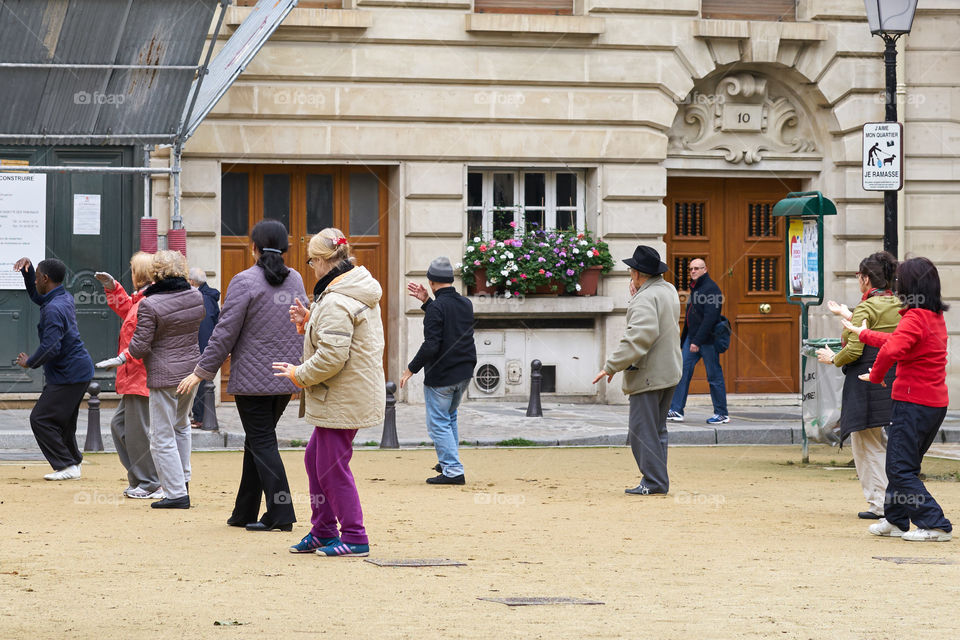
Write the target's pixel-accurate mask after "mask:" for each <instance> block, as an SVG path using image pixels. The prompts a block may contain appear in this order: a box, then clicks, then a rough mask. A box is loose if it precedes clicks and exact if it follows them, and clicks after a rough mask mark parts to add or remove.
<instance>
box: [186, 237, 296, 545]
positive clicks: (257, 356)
mask: <svg viewBox="0 0 960 640" xmlns="http://www.w3.org/2000/svg"><path fill="white" fill-rule="evenodd" d="M250 240H251V243H252V251H253V256H254V258H256V261H257V263H256V264H255V265H254V266H252V267H250V268H249V269H247V270H245V271H241V272H240V273H238V274H237V275H236V276H234V278H233V279H232V280H231V281H230V284H229V286H228V287H227V296H226V299H225V300H224V303H223V308H222V309H221V311H220V320H219V322H218V323H217V325H216V327H214V329H213V335H211V336H210V341H209V342H208V343H207V348H206V349H204V351H203V354H202V355H201V357H200V362H199V363H198V364H197V366H196V368H194V370H193V373H191V374H190V375H189V376H187V377H186V378H184V379H183V380H182V381H181V382H180V386H179V388H178V390H179V391H180V393H190V392H191V391H192V390H193V389H194V388H195V387H196V386H197V384H199V383H200V380H213V378H214V376H215V375H216V374H217V370H218V369H219V368H220V366H221V365H222V364H223V362H224V360H226V359H227V356H230V382H229V383H228V384H227V392H228V393H230V394H232V395H234V396H235V397H236V401H237V412H238V413H239V414H240V422H241V424H242V425H243V431H244V433H245V434H246V438H245V439H244V442H243V472H242V474H241V476H240V488H239V489H238V490H237V500H236V503H235V505H234V507H233V514H232V515H231V516H230V518H229V519H228V520H227V524H228V525H230V526H232V527H246V528H247V531H273V530H279V531H291V530H293V523H294V522H296V521H297V518H296V515H295V513H294V510H293V501H292V500H291V498H290V485H289V483H288V482H287V473H286V471H285V470H284V468H283V460H281V459H280V450H279V448H278V447H277V422H279V421H280V416H282V415H283V411H284V409H286V407H287V403H288V402H290V395H291V394H293V393H296V392H297V388H296V387H295V386H294V385H293V383H292V382H290V381H289V380H286V379H283V378H277V377H275V376H274V375H273V371H272V369H271V366H272V364H273V362H275V361H276V360H277V359H278V358H279V359H289V360H288V361H289V362H300V355H301V353H302V351H303V338H301V337H300V335H299V334H298V333H297V330H296V327H294V326H293V325H292V324H290V317H289V313H288V309H289V308H290V305H292V304H294V300H301V301H305V300H307V293H306V291H305V290H304V288H303V279H302V278H301V277H300V274H299V273H297V272H296V271H294V270H292V269H289V268H287V266H286V265H285V264H284V261H283V254H284V253H286V251H287V248H288V247H287V229H286V227H284V225H283V223H281V222H279V221H277V220H264V221H262V222H260V223H258V224H257V225H256V226H255V227H254V228H253V231H251V233H250ZM261 496H264V497H265V498H266V505H267V510H266V512H265V513H264V514H263V516H262V517H260V518H259V519H258V517H257V516H258V513H259V511H260V498H261Z"/></svg>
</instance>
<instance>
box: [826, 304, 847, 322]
mask: <svg viewBox="0 0 960 640" xmlns="http://www.w3.org/2000/svg"><path fill="white" fill-rule="evenodd" d="M827 309H829V310H830V313H832V314H834V315H837V316H840V317H841V318H846V319H847V320H849V319H850V318H852V317H853V311H850V309H849V307H847V305H845V304H837V303H836V302H835V301H833V300H828V301H827Z"/></svg>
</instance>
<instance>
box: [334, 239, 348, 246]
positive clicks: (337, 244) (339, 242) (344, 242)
mask: <svg viewBox="0 0 960 640" xmlns="http://www.w3.org/2000/svg"><path fill="white" fill-rule="evenodd" d="M342 244H347V239H346V238H337V242H336V244H334V246H335V247H339V246H340V245H342Z"/></svg>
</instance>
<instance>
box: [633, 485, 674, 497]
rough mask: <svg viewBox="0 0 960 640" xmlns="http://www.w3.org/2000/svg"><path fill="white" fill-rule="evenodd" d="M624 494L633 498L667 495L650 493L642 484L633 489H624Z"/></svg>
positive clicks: (663, 492) (648, 488)
mask: <svg viewBox="0 0 960 640" xmlns="http://www.w3.org/2000/svg"><path fill="white" fill-rule="evenodd" d="M623 492H624V493H629V494H630V495H633V496H665V495H667V494H666V492H665V491H651V490H650V487H648V486H646V485H642V484H638V485H637V486H635V487H634V488H633V489H624V490H623Z"/></svg>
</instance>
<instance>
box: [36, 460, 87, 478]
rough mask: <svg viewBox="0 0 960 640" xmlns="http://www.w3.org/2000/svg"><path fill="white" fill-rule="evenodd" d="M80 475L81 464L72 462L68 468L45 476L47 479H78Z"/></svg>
mask: <svg viewBox="0 0 960 640" xmlns="http://www.w3.org/2000/svg"><path fill="white" fill-rule="evenodd" d="M79 477H80V465H76V464H72V465H70V466H69V467H67V468H66V469H61V470H60V471H54V472H53V473H48V474H47V475H45V476H43V478H44V479H45V480H76V479H77V478H79Z"/></svg>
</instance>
